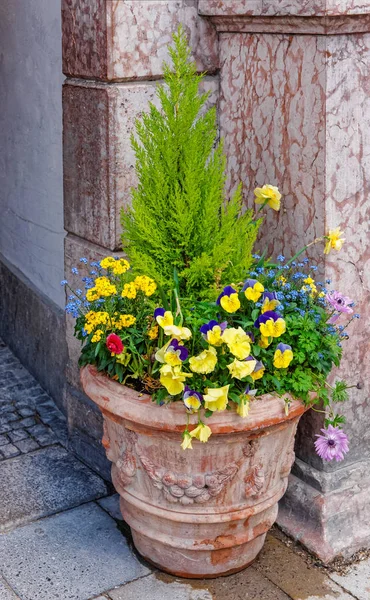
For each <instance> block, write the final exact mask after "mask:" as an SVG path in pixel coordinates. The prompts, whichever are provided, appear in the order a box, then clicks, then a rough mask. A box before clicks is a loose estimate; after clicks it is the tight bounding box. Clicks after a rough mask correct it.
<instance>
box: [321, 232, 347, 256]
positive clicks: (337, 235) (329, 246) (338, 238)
mask: <svg viewBox="0 0 370 600" xmlns="http://www.w3.org/2000/svg"><path fill="white" fill-rule="evenodd" d="M342 235H343V231H341V230H340V229H339V227H336V229H331V230H330V231H329V233H328V234H327V235H325V236H324V239H325V240H326V243H325V248H324V254H329V252H330V250H341V248H342V246H343V244H344V241H345V238H342Z"/></svg>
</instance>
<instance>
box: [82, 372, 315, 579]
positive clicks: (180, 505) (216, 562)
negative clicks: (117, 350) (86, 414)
mask: <svg viewBox="0 0 370 600" xmlns="http://www.w3.org/2000/svg"><path fill="white" fill-rule="evenodd" d="M81 379H82V384H83V388H84V390H85V392H86V394H87V395H88V396H89V397H90V398H91V399H92V400H93V401H94V402H95V403H96V404H97V405H98V406H99V407H100V409H101V411H102V413H103V416H104V437H103V445H104V447H105V449H106V452H107V457H108V458H109V460H111V461H112V463H113V466H112V479H113V483H114V485H115V487H116V489H117V491H118V492H119V494H120V496H121V510H122V514H123V517H124V519H125V521H126V522H127V523H128V524H129V525H130V527H131V531H132V536H133V540H134V543H135V546H136V548H137V550H138V551H139V552H140V554H141V555H142V556H144V557H145V558H146V559H147V560H148V561H150V562H151V563H153V564H154V565H156V566H158V567H159V568H160V569H163V570H164V571H168V572H169V573H172V574H174V575H178V576H181V577H217V576H218V575H226V574H228V573H234V572H236V571H239V570H241V569H243V568H244V567H246V566H247V565H249V564H250V563H251V562H252V561H253V560H254V559H255V558H256V556H257V554H258V552H259V551H260V550H261V548H262V546H263V543H264V540H265V536H266V533H267V531H268V529H269V528H270V527H271V525H272V524H273V523H274V521H275V519H276V515H277V511H278V500H279V499H280V498H281V497H282V495H283V494H284V492H285V490H286V487H287V481H288V475H289V473H290V469H291V466H292V463H293V461H294V450H293V446H294V436H295V432H296V428H297V424H298V421H299V418H300V417H301V415H302V414H303V413H304V411H305V410H306V407H304V406H303V404H302V403H301V402H299V401H296V400H292V404H291V408H290V411H289V415H288V416H286V415H285V411H284V402H283V400H282V399H280V398H277V397H276V396H274V395H266V396H262V397H260V398H258V399H256V400H255V401H254V402H253V403H252V405H251V409H250V413H249V416H248V418H245V419H242V418H240V417H239V416H238V415H237V414H236V413H235V412H234V411H225V412H221V413H216V414H215V415H213V416H212V417H211V418H210V420H209V424H210V425H211V427H212V432H213V434H212V436H211V438H210V439H209V441H208V443H206V444H202V443H200V442H198V441H194V442H193V448H194V449H193V450H186V451H184V450H182V449H181V447H180V443H181V432H182V431H183V429H184V426H185V421H186V416H185V411H184V408H183V406H182V405H181V403H177V402H176V403H173V404H169V405H166V406H157V405H155V404H154V403H152V402H151V400H150V397H149V396H147V395H142V394H138V393H137V392H135V391H133V390H131V389H130V388H127V387H124V386H122V385H120V384H118V383H116V382H115V381H112V380H111V379H109V378H108V377H106V376H105V375H102V374H100V373H98V372H97V371H96V369H95V368H94V367H92V366H87V367H85V368H84V369H82V371H81ZM191 419H193V423H195V422H196V417H191Z"/></svg>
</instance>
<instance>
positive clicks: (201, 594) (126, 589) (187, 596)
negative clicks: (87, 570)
mask: <svg viewBox="0 0 370 600" xmlns="http://www.w3.org/2000/svg"><path fill="white" fill-rule="evenodd" d="M109 596H110V597H111V598H112V600H139V599H140V600H213V596H212V595H211V594H210V592H209V591H208V590H205V589H194V588H193V587H192V585H190V584H189V583H186V582H185V581H182V582H181V583H180V582H179V581H171V582H165V581H161V580H160V579H157V577H156V576H155V575H150V576H149V577H143V578H142V579H139V580H137V581H133V582H132V583H128V584H127V585H124V586H123V587H121V588H120V589H118V590H110V591H109Z"/></svg>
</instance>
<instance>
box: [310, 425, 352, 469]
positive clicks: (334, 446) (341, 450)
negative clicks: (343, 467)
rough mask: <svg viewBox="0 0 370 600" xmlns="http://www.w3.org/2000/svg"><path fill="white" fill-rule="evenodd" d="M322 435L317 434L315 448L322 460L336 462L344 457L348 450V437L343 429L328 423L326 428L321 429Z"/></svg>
mask: <svg viewBox="0 0 370 600" xmlns="http://www.w3.org/2000/svg"><path fill="white" fill-rule="evenodd" d="M321 431H322V433H323V434H324V435H318V434H316V435H317V438H318V439H317V440H316V442H315V450H316V452H317V454H318V455H319V456H320V458H322V459H323V460H327V461H329V460H333V459H334V458H335V460H336V461H337V462H339V461H341V460H343V459H344V455H345V454H346V453H347V452H348V450H349V448H348V438H347V436H346V434H345V433H344V431H342V430H341V429H339V427H333V425H328V428H327V429H321Z"/></svg>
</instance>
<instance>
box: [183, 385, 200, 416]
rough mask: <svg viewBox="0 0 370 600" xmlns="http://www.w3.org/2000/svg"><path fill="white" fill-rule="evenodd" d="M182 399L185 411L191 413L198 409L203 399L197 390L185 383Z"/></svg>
mask: <svg viewBox="0 0 370 600" xmlns="http://www.w3.org/2000/svg"><path fill="white" fill-rule="evenodd" d="M182 399H183V402H184V405H185V408H186V409H187V411H188V412H190V413H193V412H197V411H198V410H199V409H200V407H201V405H202V401H203V396H202V394H200V393H199V392H196V391H195V390H192V389H190V388H189V386H188V385H186V386H185V389H184V394H183V397H182Z"/></svg>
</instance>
